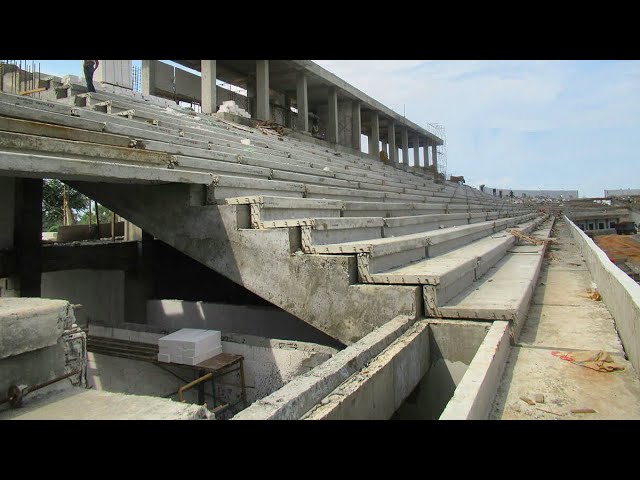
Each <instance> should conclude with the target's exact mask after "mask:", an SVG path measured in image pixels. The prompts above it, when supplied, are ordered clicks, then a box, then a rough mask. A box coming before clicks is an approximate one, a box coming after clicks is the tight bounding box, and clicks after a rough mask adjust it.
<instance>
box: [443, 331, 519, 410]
mask: <svg viewBox="0 0 640 480" xmlns="http://www.w3.org/2000/svg"><path fill="white" fill-rule="evenodd" d="M510 351H511V342H510V337H509V322H503V321H496V322H493V325H492V326H491V328H490V329H489V332H488V333H487V335H486V337H485V339H484V340H483V342H482V345H480V348H479V349H478V352H477V353H476V355H475V356H474V357H473V360H472V362H471V364H470V365H469V368H468V369H467V371H466V372H465V374H464V376H463V377H462V380H461V381H460V384H459V385H458V387H457V388H456V391H455V393H454V394H453V398H451V400H450V401H449V403H448V404H447V406H446V408H445V409H444V411H443V412H442V415H440V420H486V419H487V418H488V417H489V413H490V411H491V407H492V405H493V400H494V398H495V395H496V392H497V390H498V385H499V383H500V379H501V378H502V372H503V370H504V367H505V364H506V362H507V358H508V356H509V352H510Z"/></svg>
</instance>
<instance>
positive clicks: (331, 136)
mask: <svg viewBox="0 0 640 480" xmlns="http://www.w3.org/2000/svg"><path fill="white" fill-rule="evenodd" d="M327 105H328V108H329V110H328V120H327V140H328V141H329V142H331V143H338V89H337V88H336V87H329V95H328V98H327Z"/></svg>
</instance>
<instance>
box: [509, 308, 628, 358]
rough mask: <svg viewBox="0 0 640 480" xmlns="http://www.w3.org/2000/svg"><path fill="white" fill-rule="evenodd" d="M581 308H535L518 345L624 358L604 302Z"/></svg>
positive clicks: (530, 312)
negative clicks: (608, 354) (599, 353)
mask: <svg viewBox="0 0 640 480" xmlns="http://www.w3.org/2000/svg"><path fill="white" fill-rule="evenodd" d="M589 302H591V303H590V304H587V305H578V306H559V305H532V306H531V310H529V316H528V318H527V323H526V324H525V326H524V327H523V329H522V332H521V333H520V338H519V340H518V345H529V346H535V347H541V348H549V349H555V348H556V347H558V345H560V344H562V348H568V349H571V350H605V351H607V352H610V353H612V354H613V353H615V354H618V355H621V356H624V351H623V348H622V344H621V343H620V338H618V334H617V333H616V330H615V323H614V321H613V318H611V315H610V314H609V311H608V310H607V308H606V307H605V306H604V305H603V304H602V302H596V301H594V300H591V299H589Z"/></svg>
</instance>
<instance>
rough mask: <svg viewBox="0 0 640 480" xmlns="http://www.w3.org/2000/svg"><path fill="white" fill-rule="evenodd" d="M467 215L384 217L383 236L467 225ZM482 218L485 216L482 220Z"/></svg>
mask: <svg viewBox="0 0 640 480" xmlns="http://www.w3.org/2000/svg"><path fill="white" fill-rule="evenodd" d="M469 215H470V214H468V213H448V214H447V213H441V214H433V215H413V216H405V217H395V218H385V219H384V236H385V237H397V236H399V235H410V234H412V233H418V232H426V231H429V230H438V229H440V228H446V227H455V226H458V225H467V224H469ZM484 220H485V218H483V220H482V221H484Z"/></svg>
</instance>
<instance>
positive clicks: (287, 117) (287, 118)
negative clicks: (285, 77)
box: [284, 93, 291, 128]
mask: <svg viewBox="0 0 640 480" xmlns="http://www.w3.org/2000/svg"><path fill="white" fill-rule="evenodd" d="M284 126H285V127H287V128H291V96H290V95H289V94H288V93H285V94H284Z"/></svg>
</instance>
